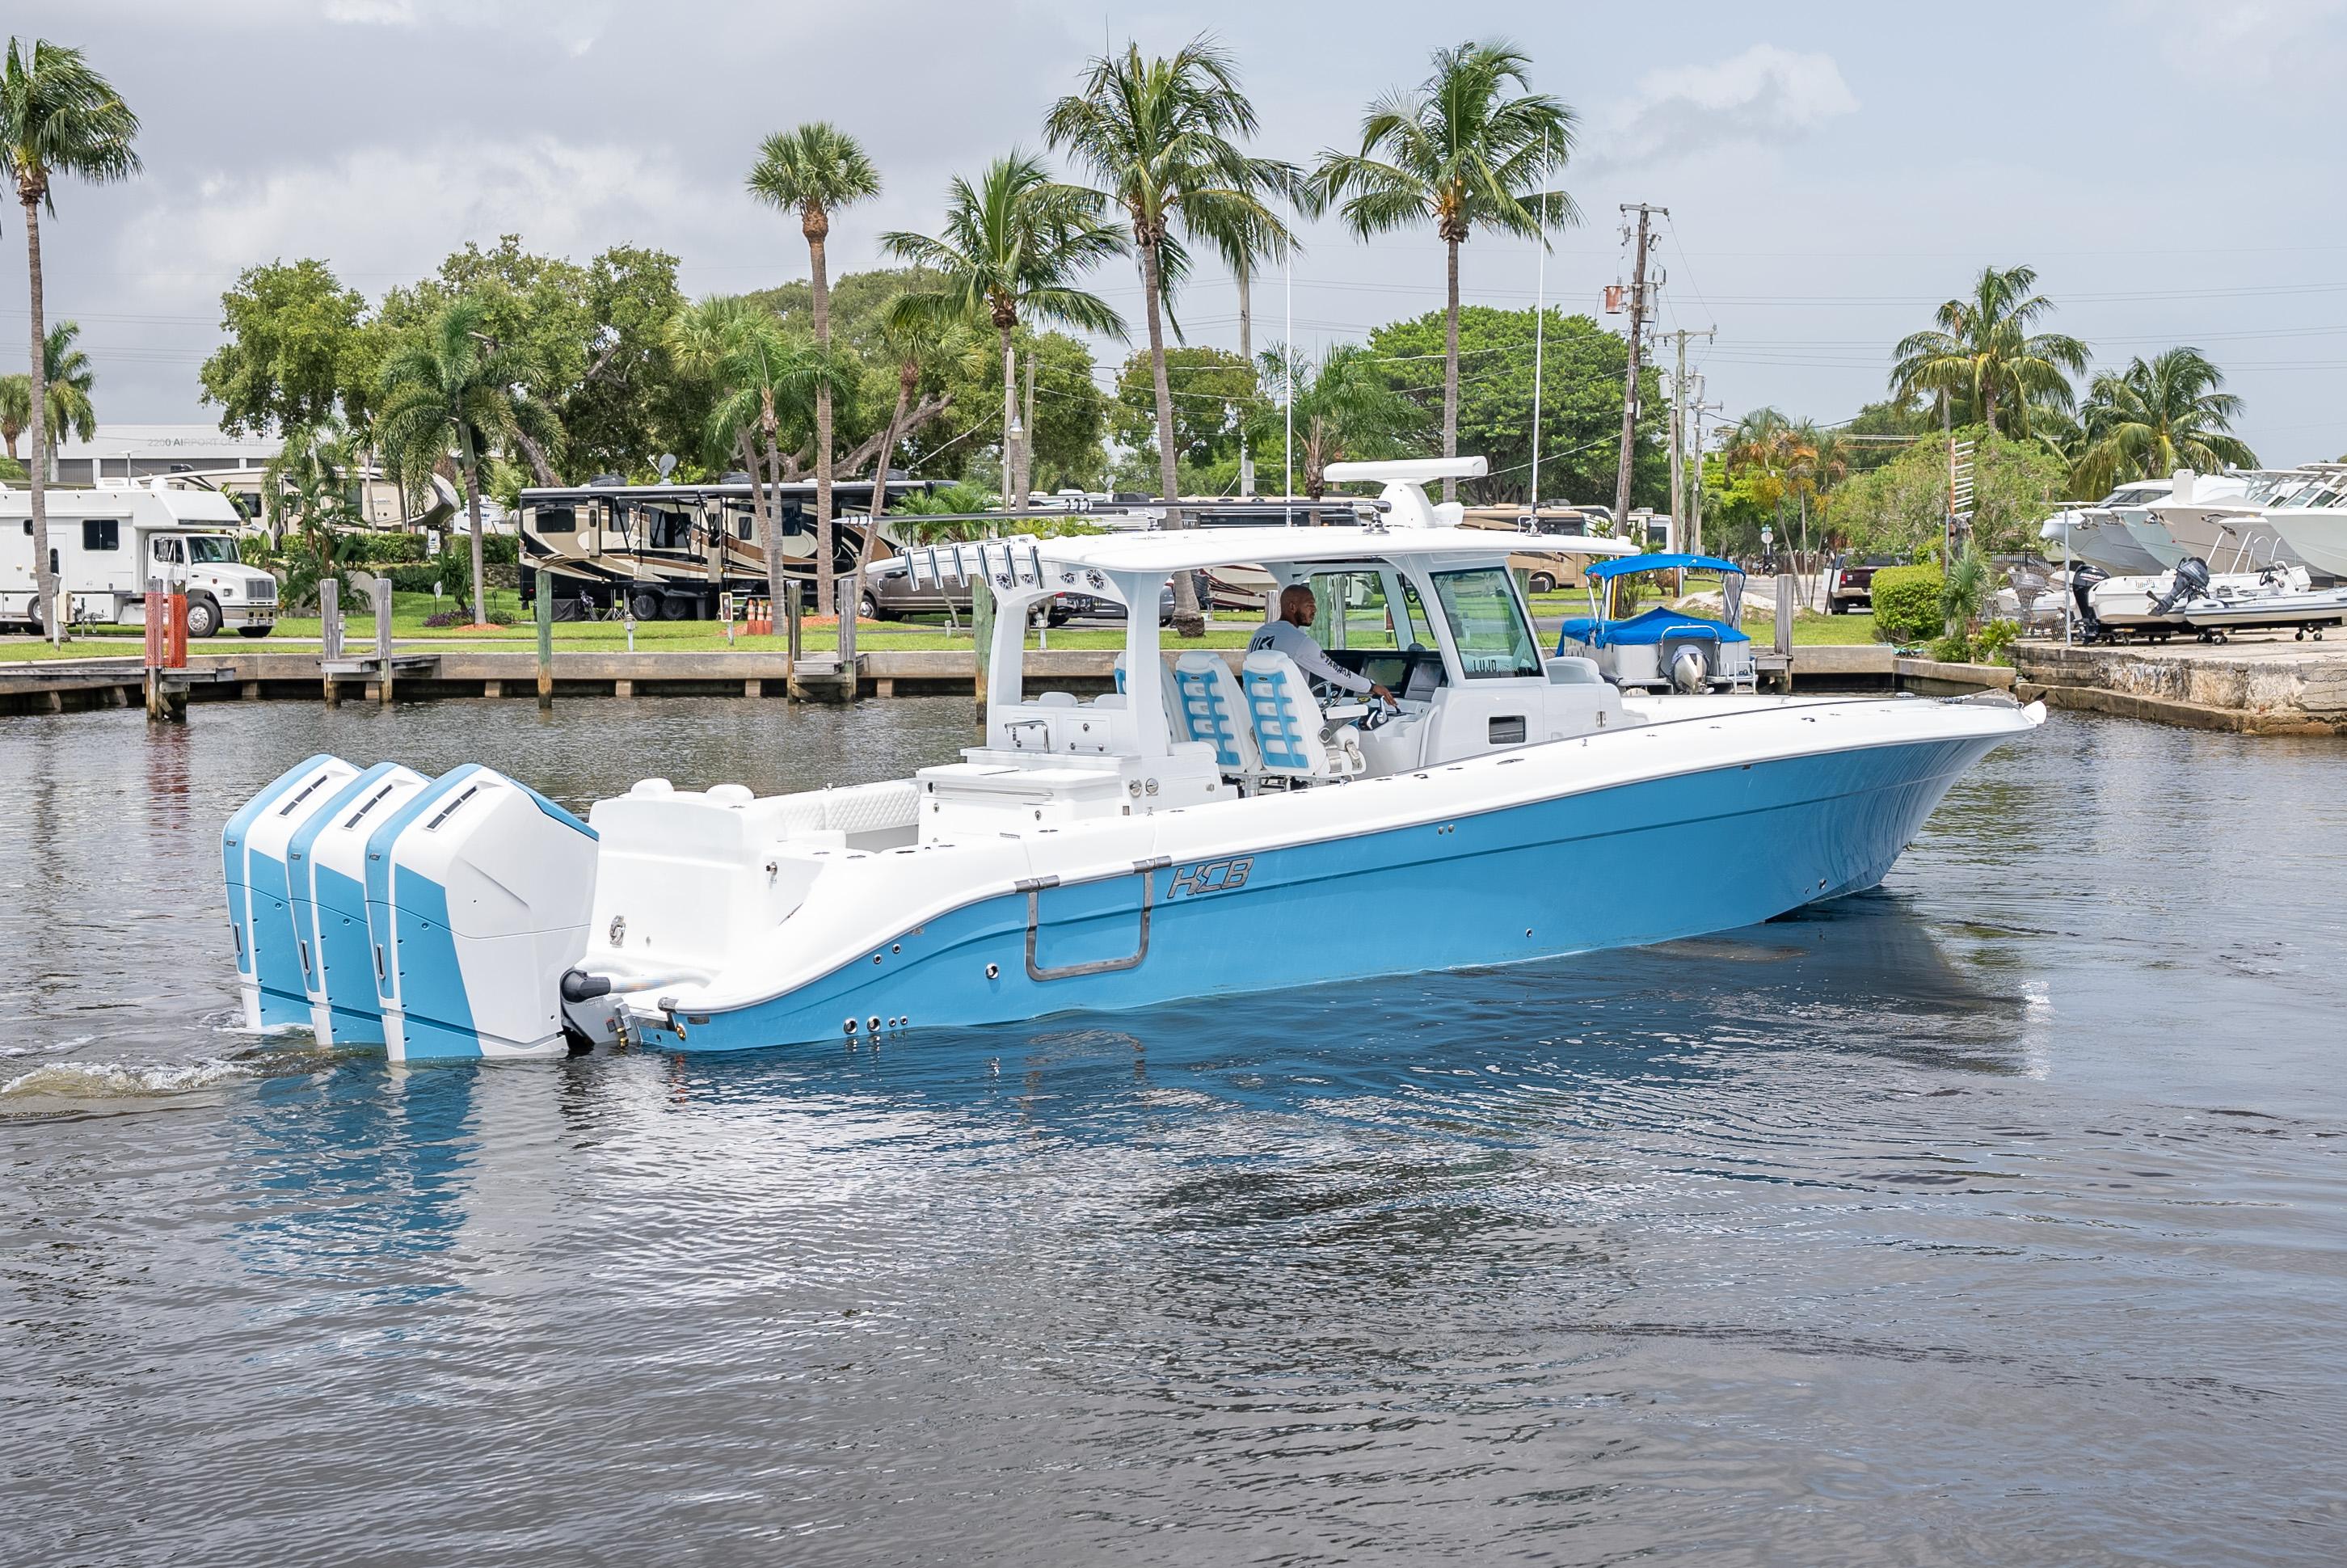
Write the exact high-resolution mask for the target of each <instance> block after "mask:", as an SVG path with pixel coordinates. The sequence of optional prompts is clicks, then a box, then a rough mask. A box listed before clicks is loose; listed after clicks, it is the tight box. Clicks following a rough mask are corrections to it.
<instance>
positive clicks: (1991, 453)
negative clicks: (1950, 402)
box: [1829, 425, 2068, 557]
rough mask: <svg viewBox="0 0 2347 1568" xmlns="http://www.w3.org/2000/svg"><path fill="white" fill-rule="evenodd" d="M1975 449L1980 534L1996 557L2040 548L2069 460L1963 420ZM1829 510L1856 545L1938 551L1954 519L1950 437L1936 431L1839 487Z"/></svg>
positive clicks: (1958, 434) (1960, 431)
mask: <svg viewBox="0 0 2347 1568" xmlns="http://www.w3.org/2000/svg"><path fill="white" fill-rule="evenodd" d="M1955 438H1956V439H1957V440H1960V441H1962V440H1971V441H1973V442H1974V443H1975V445H1974V446H1973V538H1974V539H1975V540H1976V541H1977V542H1978V544H1979V546H1980V548H1982V549H1983V550H1984V551H1986V552H1988V553H1989V554H1992V555H1994V554H1998V553H2000V552H2005V551H2014V550H2024V549H2030V548H2034V547H2035V545H2036V540H2037V533H2036V530H2037V525H2038V524H2039V523H2041V522H2043V521H2044V520H2045V515H2046V513H2047V512H2048V511H2049V510H2051V509H2052V507H2054V505H2055V502H2056V501H2057V500H2058V499H2059V498H2060V497H2061V496H2062V495H2063V493H2064V492H2065V489H2066V488H2067V485H2068V477H2067V475H2066V473H2065V465H2064V463H2063V462H2062V459H2061V458H2059V457H2058V456H2055V455H2054V454H2053V453H2051V452H2049V451H2047V450H2046V449H2045V447H2044V446H2041V445H2039V444H2038V443H2036V442H2034V441H2014V440H2011V439H2008V438H2007V437H2005V436H1999V435H1997V434H1996V433H1995V432H1993V431H1991V430H1989V429H1987V428H1985V427H1984V426H1980V425H1966V426H1959V427H1958V428H1957V430H1956V431H1955ZM1829 517H1830V518H1831V520H1832V522H1833V525H1834V528H1835V529H1836V531H1837V532H1839V533H1840V534H1841V535H1842V536H1843V538H1845V539H1846V540H1847V542H1848V544H1849V547H1850V548H1852V549H1856V550H1864V551H1869V552H1875V553H1882V554H1891V555H1904V556H1911V557H1920V556H1922V555H1925V554H1929V553H1931V552H1933V551H1936V550H1937V549H1938V548H1939V546H1940V540H1941V538H1942V534H1943V532H1944V531H1945V528H1946V526H1947V517H1948V437H1947V436H1942V435H1941V434H1940V433H1939V432H1937V431H1934V432H1932V434H1931V435H1929V436H1923V437H1922V438H1921V439H1919V440H1917V442H1916V443H1915V445H1913V446H1910V447H1909V448H1907V449H1906V450H1905V451H1903V452H1901V453H1900V455H1899V456H1896V457H1894V458H1892V459H1891V461H1890V462H1888V463H1885V464H1884V465H1882V466H1881V467H1879V468H1875V469H1871V470H1870V471H1868V472H1866V473H1863V474H1854V475H1852V476H1850V478H1849V480H1848V481H1847V482H1845V483H1844V484H1843V485H1842V486H1841V487H1840V488H1839V489H1838V490H1836V491H1835V492H1834V496H1833V499H1832V502H1831V504H1830V507H1829Z"/></svg>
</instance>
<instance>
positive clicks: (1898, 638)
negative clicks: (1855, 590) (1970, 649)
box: [1872, 566, 1946, 648]
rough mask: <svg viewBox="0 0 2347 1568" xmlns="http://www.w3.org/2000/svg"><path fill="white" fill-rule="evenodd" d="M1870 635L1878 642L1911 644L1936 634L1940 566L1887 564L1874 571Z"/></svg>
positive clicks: (1939, 623) (1939, 628)
mask: <svg viewBox="0 0 2347 1568" xmlns="http://www.w3.org/2000/svg"><path fill="white" fill-rule="evenodd" d="M1872 594H1873V599H1874V635H1875V638H1876V640H1877V641H1882V642H1890V643H1895V644H1897V645H1899V646H1901V647H1902V648H1903V647H1911V646H1912V645H1914V644H1916V643H1919V642H1929V641H1931V640H1932V639H1933V638H1935V637H1937V636H1939V635H1940V633H1941V631H1942V630H1943V629H1944V627H1945V624H1946V622H1945V620H1944V619H1943V618H1942V615H1941V613H1940V569H1939V568H1938V567H1935V566H1887V567H1883V568H1881V569H1879V570H1877V571H1876V572H1875V574H1874V586H1873V589H1872Z"/></svg>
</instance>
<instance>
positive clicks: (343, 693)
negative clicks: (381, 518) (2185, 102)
mask: <svg viewBox="0 0 2347 1568" xmlns="http://www.w3.org/2000/svg"><path fill="white" fill-rule="evenodd" d="M1169 651H1171V649H1170V645H1169ZM1215 651H1217V652H1219V653H1221V654H1222V655H1223V656H1224V657H1225V659H1227V660H1228V661H1230V662H1231V666H1232V668H1233V670H1234V671H1235V670H1236V669H1237V667H1238V663H1239V661H1240V660H1241V659H1242V658H1243V657H1244V654H1243V652H1242V651H1241V650H1238V649H1235V648H1225V649H1218V650H1215ZM1116 658H1117V655H1116V653H1115V651H1113V650H1110V649H1080V650H1051V651H1043V650H1030V651H1029V652H1028V654H1027V663H1026V670H1027V682H1028V684H1029V685H1030V687H1032V688H1034V689H1037V690H1044V689H1050V690H1057V691H1064V692H1076V693H1079V694H1092V693H1095V692H1107V691H1110V690H1112V689H1113V688H1114V685H1115V682H1116ZM976 669H977V666H976V661H975V659H974V657H973V655H972V654H971V652H970V651H969V649H968V648H936V649H890V650H881V651H872V652H867V653H862V654H859V655H858V656H857V658H856V668H855V671H854V674H853V678H852V681H851V677H850V675H849V673H848V672H847V671H844V670H842V669H841V668H840V667H839V664H838V661H837V659H836V657H835V656H833V655H830V654H828V653H825V654H816V655H802V656H801V658H800V659H799V661H798V662H797V664H796V666H795V667H794V665H793V663H792V661H791V659H790V656H789V655H788V654H787V653H785V652H784V651H781V650H779V649H777V650H772V651H766V650H759V651H746V650H745V651H739V652H729V651H705V652H690V653H676V652H638V653H627V652H619V651H578V652H570V651H562V652H558V653H557V654H556V655H555V658H554V696H555V700H556V701H558V702H559V701H563V700H566V699H573V698H589V697H620V698H628V697H712V696H723V697H753V698H758V697H787V698H804V699H808V700H813V701H830V702H839V701H846V700H848V699H849V698H850V697H859V698H860V697H883V698H885V697H913V696H969V695H971V694H972V693H973V692H975V691H976V690H977V676H976ZM1787 673H1788V676H1789V679H1790V680H1791V682H1793V683H1794V684H1795V685H1796V686H1797V687H1801V688H1808V689H1810V690H1822V691H1884V692H1888V691H1893V690H1898V691H1912V692H1924V693H1928V694H1942V693H1948V692H1967V691H1979V690H1982V689H1983V688H1990V687H2007V686H2010V685H2011V684H2012V682H2013V679H2014V671H2011V670H2009V669H2004V668H2003V667H1993V666H1988V665H1938V664H1932V662H1930V661H1927V660H1919V659H1907V658H1901V657H1900V656H1899V655H1898V654H1897V653H1896V652H1895V651H1893V650H1891V649H1890V648H1887V647H1884V646H1881V645H1880V644H1866V643H1853V644H1846V645H1845V644H1819V645H1812V646H1805V647H1801V648H1799V649H1797V650H1795V651H1794V654H1793V658H1792V662H1791V668H1790V669H1789V671H1787ZM142 674H143V671H142V670H141V667H140V664H139V661H138V660H137V659H136V658H129V659H122V658H92V659H61V660H50V661H42V662H39V663H25V664H7V663H0V712H14V713H22V712H65V711H74V710H81V709H91V708H117V707H123V706H136V705H137V704H138V702H139V700H140V682H141V679H142ZM172 678H173V680H174V681H177V682H182V683H183V685H184V687H185V690H186V691H187V693H188V695H189V697H190V700H192V701H194V702H198V703H206V702H234V701H247V702H252V701H262V700H280V699H282V700H289V701H291V700H306V701H310V702H317V701H320V700H321V699H322V698H325V699H328V700H354V701H369V702H372V701H374V700H376V699H377V698H378V697H379V695H380V693H381V684H380V682H381V667H380V661H379V660H378V659H376V658H374V657H372V656H349V657H338V658H333V659H327V658H324V657H323V656H322V655H321V653H320V651H318V650H317V649H315V648H308V649H299V650H293V649H289V650H285V651H262V650H260V649H256V648H252V647H249V646H238V647H235V648H234V649H232V650H223V651H220V652H190V655H189V659H188V668H187V669H186V670H184V671H173V672H172ZM392 680H393V689H394V695H395V698H396V700H398V701H400V702H422V701H435V700H444V699H452V698H535V696H536V695H537V692H538V656H537V654H536V652H535V651H532V650H530V649H528V648H527V647H521V648H510V647H508V648H499V649H487V648H484V649H478V650H473V649H462V650H453V651H442V652H406V651H401V652H398V653H396V654H395V655H394V658H393V661H392ZM851 687H852V690H851Z"/></svg>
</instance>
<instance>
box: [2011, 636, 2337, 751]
mask: <svg viewBox="0 0 2347 1568" xmlns="http://www.w3.org/2000/svg"><path fill="white" fill-rule="evenodd" d="M2012 658H2013V662H2014V668H2015V670H2016V671H2018V672H2019V675H2020V679H2019V681H2018V682H2016V684H2015V687H2014V690H2015V691H2016V692H2018V693H2019V694H2021V695H2023V696H2024V697H2031V698H2034V697H2043V698H2044V699H2045V702H2046V704H2047V705H2048V706H2050V707H2055V708H2069V709H2074V710H2075V711H2077V712H2089V713H2109V714H2112V715H2115V716H2116V717H2119V718H2124V719H2150V720H2153V721H2156V722H2157V723H2163V724H2177V725H2181V726H2183V727H2184V728H2187V729H2194V730H2226V731H2230V732H2232V733H2237V734H2245V735H2347V641H2342V642H2317V641H2303V642H2301V641H2297V640H2296V639H2294V638H2292V637H2291V636H2290V635H2289V634H2288V633H2287V632H2284V633H2280V634H2278V635H2270V636H2268V637H2265V638H2263V639H2260V640H2256V641H2251V640H2250V639H2247V638H2242V637H2238V636H2237V637H2235V638H2234V639H2233V640H2232V641H2228V642H2198V641H2169V642H2149V643H2142V642H2138V643H2119V644H2116V645H2109V644H2096V645H2094V646H2091V647H2086V646H2065V645H2064V644H2062V643H2059V642H2042V641H2037V642H2016V643H2014V645H2013V648H2012Z"/></svg>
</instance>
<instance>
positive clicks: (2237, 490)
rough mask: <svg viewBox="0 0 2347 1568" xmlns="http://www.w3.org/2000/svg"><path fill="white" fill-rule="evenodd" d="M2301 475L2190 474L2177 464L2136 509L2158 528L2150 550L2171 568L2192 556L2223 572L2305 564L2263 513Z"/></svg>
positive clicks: (2251, 570) (2294, 484)
mask: <svg viewBox="0 0 2347 1568" xmlns="http://www.w3.org/2000/svg"><path fill="white" fill-rule="evenodd" d="M2302 477H2303V476H2301V475H2298V474H2294V473H2257V474H2195V473H2193V471H2192V470H2191V469H2189V468H2179V469H2178V470H2177V471H2176V477H2175V478H2174V480H2173V481H2172V482H2171V484H2170V487H2169V489H2168V494H2167V495H2166V496H2164V497H2161V498H2160V499H2158V500H2156V501H2147V502H2145V503H2144V504H2143V506H2142V507H2141V508H2140V510H2141V512H2142V514H2143V516H2144V517H2145V518H2147V520H2148V523H2149V525H2150V526H2151V527H2152V528H2157V530H2158V534H2157V538H2158V548H2154V550H2153V553H2154V554H2155V555H2157V556H2159V557H2160V558H2161V559H2162V560H2164V561H2165V562H2166V563H2167V565H2168V567H2169V568H2170V569H2174V568H2175V567H2177V566H2179V565H2181V564H2182V563H2183V562H2185V561H2187V560H2192V559H2199V560H2203V561H2206V562H2208V563H2209V568H2210V569H2211V570H2214V571H2218V572H2223V573H2239V572H2254V571H2257V570H2259V569H2261V568H2264V567H2269V566H2285V567H2287V566H2304V565H2305V564H2306V563H2305V561H2304V560H2303V559H2301V558H2300V557H2299V555H2298V554H2297V552H2296V551H2294V550H2292V549H2291V548H2290V546H2289V544H2288V543H2287V542H2286V541H2285V540H2284V539H2283V538H2282V537H2281V535H2280V533H2279V532H2277V531H2276V530H2275V529H2274V528H2273V526H2272V525H2271V524H2270V523H2268V522H2267V521H2266V520H2265V516H2264V508H2265V507H2266V506H2267V505H2268V504H2269V503H2270V501H2271V500H2272V498H2273V497H2274V496H2275V495H2276V494H2277V493H2278V492H2287V491H2288V490H2289V489H2292V488H2295V487H2296V486H2297V485H2298V483H2299V481H2300V480H2301V478H2302ZM2138 537H2141V536H2138Z"/></svg>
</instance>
